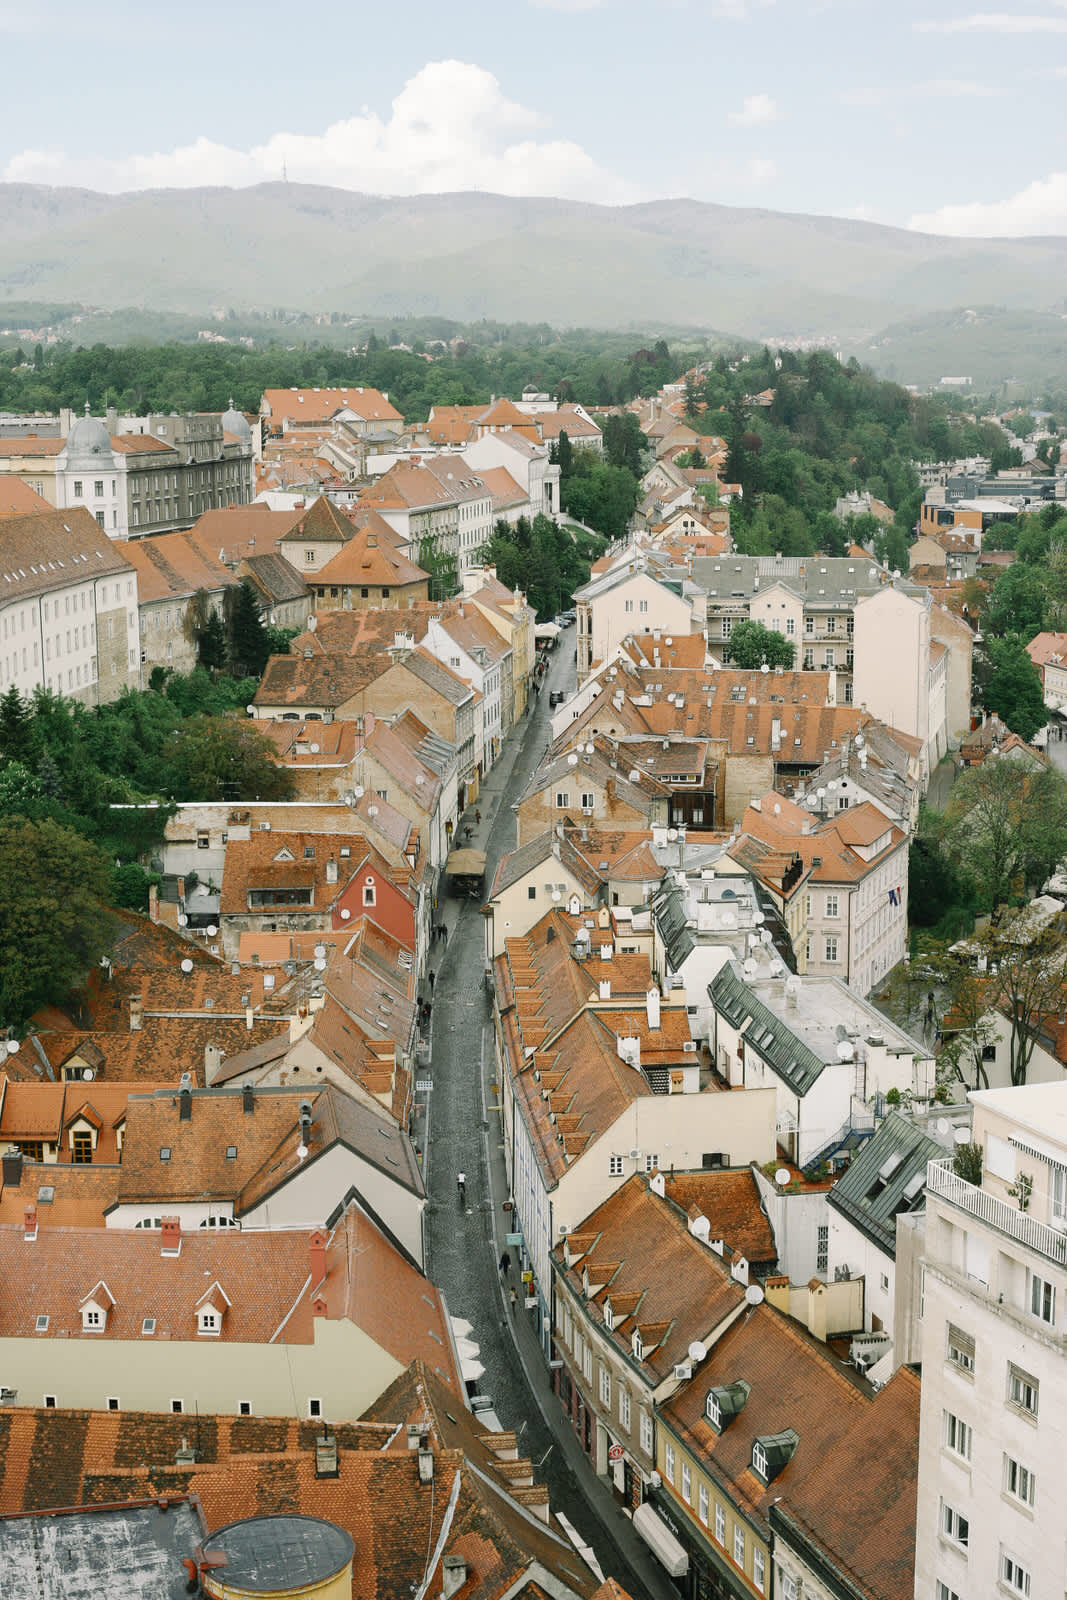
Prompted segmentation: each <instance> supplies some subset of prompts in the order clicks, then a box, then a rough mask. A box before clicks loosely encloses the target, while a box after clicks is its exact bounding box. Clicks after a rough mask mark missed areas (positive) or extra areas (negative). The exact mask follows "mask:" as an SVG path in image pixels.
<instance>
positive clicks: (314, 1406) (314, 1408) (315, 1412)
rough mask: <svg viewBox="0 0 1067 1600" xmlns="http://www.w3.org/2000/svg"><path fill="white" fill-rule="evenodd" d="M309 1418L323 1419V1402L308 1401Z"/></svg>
mask: <svg viewBox="0 0 1067 1600" xmlns="http://www.w3.org/2000/svg"><path fill="white" fill-rule="evenodd" d="M308 1416H309V1417H321V1416H322V1401H321V1400H309V1401H308Z"/></svg>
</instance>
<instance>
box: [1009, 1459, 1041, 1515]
mask: <svg viewBox="0 0 1067 1600" xmlns="http://www.w3.org/2000/svg"><path fill="white" fill-rule="evenodd" d="M1034 1489H1035V1484H1034V1475H1033V1473H1032V1472H1031V1471H1030V1468H1029V1467H1024V1466H1023V1465H1022V1464H1021V1463H1020V1462H1018V1461H1016V1460H1014V1459H1013V1458H1012V1457H1011V1456H1005V1457H1004V1493H1005V1494H1010V1495H1011V1497H1012V1499H1013V1500H1018V1501H1020V1502H1021V1503H1022V1504H1023V1505H1024V1506H1032V1505H1033V1503H1034Z"/></svg>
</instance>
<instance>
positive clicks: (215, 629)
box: [153, 610, 227, 672]
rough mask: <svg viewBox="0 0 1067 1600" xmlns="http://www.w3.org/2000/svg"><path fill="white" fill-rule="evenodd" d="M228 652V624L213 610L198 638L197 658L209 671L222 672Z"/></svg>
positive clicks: (209, 613)
mask: <svg viewBox="0 0 1067 1600" xmlns="http://www.w3.org/2000/svg"><path fill="white" fill-rule="evenodd" d="M226 654H227V643H226V625H225V623H224V622H223V620H222V618H221V617H220V616H219V614H218V612H217V611H215V610H211V611H209V612H208V616H207V620H206V621H205V623H204V626H203V628H202V629H201V630H200V634H199V636H198V638H197V645H196V659H197V661H198V662H199V664H200V666H202V667H206V668H207V669H208V670H209V671H211V672H221V671H222V670H223V668H224V667H225V665H226ZM154 671H155V669H154V668H153V672H154Z"/></svg>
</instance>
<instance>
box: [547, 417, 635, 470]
mask: <svg viewBox="0 0 1067 1600" xmlns="http://www.w3.org/2000/svg"><path fill="white" fill-rule="evenodd" d="M602 429H603V434H604V456H605V458H606V460H607V463H608V465H609V466H610V467H625V468H626V470H627V471H628V472H632V473H633V475H634V477H635V478H639V477H640V476H641V472H642V468H643V463H644V456H645V449H646V445H645V436H644V434H643V433H642V432H641V424H640V423H639V422H638V420H637V418H636V416H635V415H634V413H633V412H632V411H622V412H615V413H612V415H611V416H608V417H605V418H604V420H603V423H602ZM561 465H562V463H561Z"/></svg>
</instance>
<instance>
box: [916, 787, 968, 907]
mask: <svg viewBox="0 0 1067 1600" xmlns="http://www.w3.org/2000/svg"><path fill="white" fill-rule="evenodd" d="M972 897H973V889H972V886H971V884H970V882H969V880H968V879H967V878H966V877H965V876H964V874H963V873H961V871H960V869H959V866H958V865H957V863H956V862H954V861H953V860H952V859H951V857H950V856H948V855H947V854H946V852H945V851H944V850H943V849H942V848H941V845H940V842H939V840H938V838H937V836H936V828H935V829H931V827H930V815H929V813H923V814H921V815H920V819H919V832H918V833H917V834H916V835H915V837H914V838H913V839H912V842H911V847H910V849H909V851H908V920H909V922H910V923H911V925H912V927H915V928H937V929H938V933H939V935H946V934H949V933H951V935H952V936H953V937H958V936H959V935H960V934H961V933H963V932H967V931H969V930H970V928H971V927H972V926H973V922H974V919H973V916H972V914H971V912H970V909H969V908H970V905H971V903H972ZM946 918H951V919H952V926H951V928H949V927H948V926H945V920H946ZM960 923H965V924H966V927H960V926H959V924H960Z"/></svg>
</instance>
